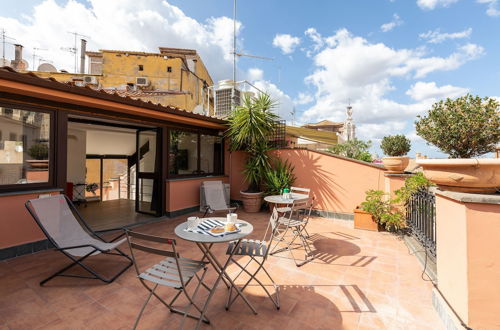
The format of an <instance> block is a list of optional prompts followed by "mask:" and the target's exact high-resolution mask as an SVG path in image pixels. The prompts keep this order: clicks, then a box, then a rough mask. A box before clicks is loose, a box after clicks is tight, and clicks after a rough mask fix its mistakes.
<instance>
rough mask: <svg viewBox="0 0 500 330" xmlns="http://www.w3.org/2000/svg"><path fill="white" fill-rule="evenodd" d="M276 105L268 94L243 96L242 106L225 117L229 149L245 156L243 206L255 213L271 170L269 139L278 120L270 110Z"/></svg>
mask: <svg viewBox="0 0 500 330" xmlns="http://www.w3.org/2000/svg"><path fill="white" fill-rule="evenodd" d="M274 107H275V103H274V101H273V100H271V97H270V96H269V95H268V94H265V93H261V94H259V95H258V96H256V97H252V96H249V95H245V97H244V98H243V104H242V105H240V106H237V107H235V109H234V111H233V112H232V113H231V115H230V116H229V118H228V122H229V128H228V130H227V131H226V137H228V138H229V143H230V150H231V151H236V150H243V151H245V152H246V153H247V154H248V157H247V160H246V163H245V169H244V171H243V174H244V175H245V180H246V182H247V183H248V188H247V189H246V190H245V191H241V192H240V193H241V199H242V201H243V207H244V209H245V211H247V212H258V211H260V208H261V206H262V195H263V189H262V183H263V180H264V178H265V173H266V171H267V170H268V169H269V168H270V167H271V165H270V156H269V153H268V151H269V149H270V147H269V137H270V136H271V135H272V133H273V131H274V128H275V122H276V120H278V118H279V117H278V115H276V114H275V113H274V112H273V111H272V109H273V108H274Z"/></svg>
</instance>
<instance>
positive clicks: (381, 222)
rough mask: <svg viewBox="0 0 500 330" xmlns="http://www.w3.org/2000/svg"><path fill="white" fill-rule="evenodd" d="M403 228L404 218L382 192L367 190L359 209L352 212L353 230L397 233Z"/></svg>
mask: <svg viewBox="0 0 500 330" xmlns="http://www.w3.org/2000/svg"><path fill="white" fill-rule="evenodd" d="M404 227H405V218H404V215H403V213H402V212H401V211H400V209H399V208H398V207H396V206H395V204H394V201H392V200H390V199H388V198H386V193H385V192H384V191H382V190H368V191H367V192H366V198H365V201H364V202H362V203H361V207H358V208H356V209H355V210H354V228H356V229H365V230H372V231H378V230H380V228H385V230H387V231H397V230H399V229H401V228H404Z"/></svg>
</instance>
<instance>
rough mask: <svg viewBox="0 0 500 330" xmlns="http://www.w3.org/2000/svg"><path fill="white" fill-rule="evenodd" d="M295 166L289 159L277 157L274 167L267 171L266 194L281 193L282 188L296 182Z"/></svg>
mask: <svg viewBox="0 0 500 330" xmlns="http://www.w3.org/2000/svg"><path fill="white" fill-rule="evenodd" d="M293 170H294V167H293V166H292V165H291V164H290V163H288V161H282V160H281V159H279V158H277V159H276V160H275V161H274V162H273V164H272V168H270V169H268V170H267V171H266V173H265V181H264V188H265V193H266V195H279V194H281V191H282V189H284V188H290V187H291V186H292V185H293V183H294V182H295V175H294V174H293Z"/></svg>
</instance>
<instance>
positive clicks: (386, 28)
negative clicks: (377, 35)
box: [380, 14, 404, 32]
mask: <svg viewBox="0 0 500 330" xmlns="http://www.w3.org/2000/svg"><path fill="white" fill-rule="evenodd" d="M403 23H404V22H403V20H402V19H401V18H400V17H399V15H398V14H394V15H392V21H390V22H389V23H385V24H382V25H381V26H380V30H382V32H389V31H391V30H392V29H394V28H395V27H396V26H400V25H402V24H403Z"/></svg>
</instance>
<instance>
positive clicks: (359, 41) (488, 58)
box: [0, 0, 500, 156]
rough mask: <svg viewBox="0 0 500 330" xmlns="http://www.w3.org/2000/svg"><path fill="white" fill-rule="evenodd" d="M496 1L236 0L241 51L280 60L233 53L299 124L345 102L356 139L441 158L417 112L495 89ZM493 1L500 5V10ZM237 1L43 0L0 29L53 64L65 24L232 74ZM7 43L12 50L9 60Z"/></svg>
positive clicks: (336, 116) (63, 57)
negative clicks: (397, 141) (198, 59)
mask: <svg viewBox="0 0 500 330" xmlns="http://www.w3.org/2000/svg"><path fill="white" fill-rule="evenodd" d="M497 2H499V1H497V0H392V1H391V0H349V1H347V0H346V1H328V0H315V1H309V2H305V1H293V0H290V1H277V0H275V1H269V0H268V1H264V0H252V1H250V0H239V1H238V7H237V8H238V10H237V20H238V23H239V25H238V26H239V29H238V48H239V50H240V51H241V52H243V53H250V54H254V55H260V56H266V57H272V58H274V61H263V60H257V59H251V58H242V59H241V60H239V61H238V77H239V79H248V80H252V81H253V82H254V83H255V84H256V85H257V86H258V87H259V88H264V89H266V90H268V91H269V92H270V93H271V94H272V95H273V96H274V97H275V98H276V99H277V100H278V101H279V102H280V108H279V112H280V114H281V115H282V116H283V117H284V118H285V119H288V120H291V116H290V111H291V108H293V107H295V108H296V111H297V113H296V118H295V119H296V122H298V123H306V122H315V121H319V120H322V119H330V120H335V121H343V120H344V118H345V107H346V106H347V103H348V100H349V99H350V100H351V103H352V105H353V108H354V119H355V122H356V124H357V128H358V130H357V135H358V137H360V138H362V139H370V140H372V141H373V142H374V148H373V151H374V152H377V153H380V150H379V149H378V144H379V141H380V139H381V138H382V137H383V136H385V135H388V134H396V133H402V134H405V135H407V136H408V137H410V138H411V140H412V142H413V148H412V151H411V153H410V155H411V156H413V155H414V153H415V152H423V153H425V154H428V155H430V156H442V155H441V154H440V153H438V152H437V151H436V150H435V149H433V148H431V147H428V146H426V145H425V143H424V142H423V141H422V140H421V139H420V138H419V137H418V136H416V134H415V132H414V125H413V122H414V120H415V116H416V115H418V114H423V113H425V110H426V109H428V108H429V107H430V106H431V105H432V103H434V102H435V101H437V100H439V99H441V98H445V97H458V96H460V95H463V94H465V93H467V92H471V93H473V94H479V95H481V96H495V97H496V96H500V93H499V92H498V90H497V89H498V86H499V85H500V61H498V59H499V58H500V43H499V40H498V35H499V34H498V32H499V28H500V11H499V10H500V3H497ZM497 5H498V7H497ZM232 10H233V1H232V0H204V1H199V0H169V1H161V0H142V1H133V0H106V1H103V0H90V1H79V2H76V1H74V0H73V1H67V0H57V1H56V0H36V1H19V2H17V3H16V6H10V7H7V8H3V9H2V12H1V13H0V28H2V27H3V28H5V29H6V30H7V34H8V35H9V36H11V37H14V38H16V40H17V41H18V42H20V43H22V44H23V45H25V46H26V48H25V55H26V57H28V58H29V57H30V56H31V54H32V49H33V47H39V48H46V49H47V51H42V52H41V55H42V56H43V57H44V58H47V59H51V60H52V61H53V62H54V65H56V67H57V68H59V69H60V68H66V69H67V68H68V67H69V68H70V69H71V63H72V58H71V55H70V54H68V53H64V52H62V51H61V50H60V47H64V46H66V47H67V46H71V44H72V36H71V35H70V34H69V33H67V31H74V30H76V31H78V32H80V33H82V34H85V35H88V36H90V42H89V48H91V49H110V48H114V49H130V50H147V51H156V49H157V48H156V47H158V46H171V47H187V48H188V47H189V48H195V49H197V50H198V51H199V53H200V54H201V55H202V58H203V60H204V61H205V62H206V64H207V66H208V68H209V70H210V72H211V73H212V76H213V77H214V78H215V79H216V80H218V79H229V78H230V74H231V56H230V54H229V52H230V51H231V34H232V22H231V18H232ZM11 48H12V47H9V46H8V48H7V53H8V55H9V56H12V49H11Z"/></svg>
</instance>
